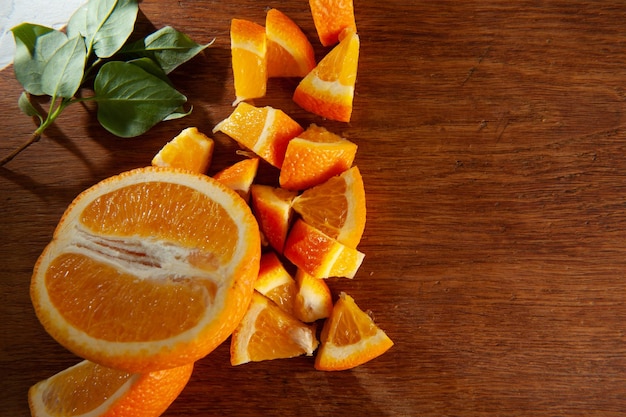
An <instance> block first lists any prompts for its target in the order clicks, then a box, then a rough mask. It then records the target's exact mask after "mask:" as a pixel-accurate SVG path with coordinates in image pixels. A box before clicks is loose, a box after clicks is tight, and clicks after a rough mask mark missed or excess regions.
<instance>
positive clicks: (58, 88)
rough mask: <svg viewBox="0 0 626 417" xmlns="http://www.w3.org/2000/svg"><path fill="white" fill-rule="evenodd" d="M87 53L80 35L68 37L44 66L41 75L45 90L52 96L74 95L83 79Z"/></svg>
mask: <svg viewBox="0 0 626 417" xmlns="http://www.w3.org/2000/svg"><path fill="white" fill-rule="evenodd" d="M86 53H87V51H85V43H84V42H83V39H82V38H81V37H80V36H76V37H74V38H72V39H68V40H67V41H66V42H65V43H64V44H63V45H62V46H61V47H60V48H59V49H57V50H56V51H55V53H54V55H52V56H51V57H50V60H49V61H48V63H47V64H46V66H45V68H44V71H43V74H42V77H41V82H42V88H43V92H44V93H46V94H48V95H49V96H51V97H63V98H71V97H73V96H74V94H75V93H76V91H77V90H78V88H79V87H80V84H81V82H82V79H83V72H84V70H85V55H86Z"/></svg>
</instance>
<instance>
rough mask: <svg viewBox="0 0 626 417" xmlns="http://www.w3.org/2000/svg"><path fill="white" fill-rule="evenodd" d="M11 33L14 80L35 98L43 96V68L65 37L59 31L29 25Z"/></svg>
mask: <svg viewBox="0 0 626 417" xmlns="http://www.w3.org/2000/svg"><path fill="white" fill-rule="evenodd" d="M11 31H12V32H13V36H14V38H15V58H14V60H13V70H14V71H15V78H17V80H18V81H19V82H20V84H22V87H24V89H25V90H26V91H28V92H29V93H31V94H33V95H36V96H40V95H43V94H45V93H44V91H43V88H42V85H41V77H42V75H43V71H44V68H45V67H46V64H47V63H48V60H49V59H50V57H51V56H52V55H53V54H54V53H55V52H56V50H57V49H59V48H60V47H61V45H63V44H64V43H65V42H66V41H67V37H66V36H65V34H64V33H63V32H61V31H58V30H54V29H52V28H49V27H46V26H41V25H34V24H31V23H22V24H21V25H18V26H15V27H14V28H12V29H11Z"/></svg>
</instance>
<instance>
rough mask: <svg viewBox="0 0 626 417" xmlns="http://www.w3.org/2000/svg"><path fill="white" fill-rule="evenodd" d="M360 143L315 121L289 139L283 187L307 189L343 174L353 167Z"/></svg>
mask: <svg viewBox="0 0 626 417" xmlns="http://www.w3.org/2000/svg"><path fill="white" fill-rule="evenodd" d="M356 151H357V145H356V144H355V143H353V142H350V141H349V140H347V139H344V138H342V137H341V136H339V135H336V134H334V133H332V132H330V131H328V130H327V129H326V128H323V127H320V126H317V125H315V124H312V125H311V126H309V127H308V128H307V129H306V130H305V131H304V132H302V133H301V134H300V135H298V136H297V137H295V138H293V139H292V140H290V141H289V144H288V145H287V151H286V153H285V159H284V160H283V165H282V168H281V170H280V178H279V181H280V186H281V187H283V188H287V189H290V190H304V189H307V188H311V187H313V186H315V185H318V184H321V183H323V182H324V181H326V180H328V179H329V178H331V177H334V176H335V175H339V174H341V173H342V172H344V171H346V170H347V169H348V168H350V167H351V166H352V162H353V161H354V157H355V156H356Z"/></svg>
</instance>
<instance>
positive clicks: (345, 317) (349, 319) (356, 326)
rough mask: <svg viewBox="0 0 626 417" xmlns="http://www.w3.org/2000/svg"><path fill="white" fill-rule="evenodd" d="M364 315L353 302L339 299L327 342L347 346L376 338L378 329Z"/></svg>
mask: <svg viewBox="0 0 626 417" xmlns="http://www.w3.org/2000/svg"><path fill="white" fill-rule="evenodd" d="M364 314H365V313H363V312H362V311H361V310H360V309H358V307H357V306H356V304H354V303H353V302H352V303H351V302H347V301H345V300H344V299H343V298H339V299H338V300H337V305H335V311H333V317H332V321H331V326H329V329H328V334H327V337H328V339H327V342H329V343H332V344H334V345H337V346H347V345H352V344H355V343H357V342H359V341H360V340H361V339H367V338H368V337H371V336H374V335H375V334H376V332H377V331H378V327H376V325H375V324H374V322H373V321H372V320H371V319H369V316H367V315H365V316H364Z"/></svg>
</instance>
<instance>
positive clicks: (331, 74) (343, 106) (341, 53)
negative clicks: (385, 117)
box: [293, 32, 359, 122]
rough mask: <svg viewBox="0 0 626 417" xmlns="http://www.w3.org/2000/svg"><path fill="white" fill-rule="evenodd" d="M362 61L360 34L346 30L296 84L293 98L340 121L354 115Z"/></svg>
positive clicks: (344, 120) (312, 110) (320, 113)
mask: <svg viewBox="0 0 626 417" xmlns="http://www.w3.org/2000/svg"><path fill="white" fill-rule="evenodd" d="M358 60H359V36H358V35H357V34H356V33H355V32H348V33H346V35H345V37H344V38H343V39H342V40H341V42H339V44H338V45H337V46H335V47H334V48H333V49H332V50H331V51H330V52H329V53H328V54H327V55H326V56H325V57H324V58H322V60H321V61H320V62H319V63H318V64H317V66H316V67H315V68H314V69H313V70H312V71H311V72H309V73H308V74H307V75H306V76H305V77H304V78H303V79H302V80H301V81H300V84H298V86H297V87H296V90H295V91H294V94H293V100H294V101H295V102H296V103H297V104H298V105H299V106H300V107H302V108H303V109H305V110H307V111H309V112H311V113H314V114H317V115H318V116H322V117H325V118H327V119H331V120H337V121H340V122H349V121H350V118H351V117H352V102H353V99H354V86H355V84H356V73H357V67H358Z"/></svg>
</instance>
